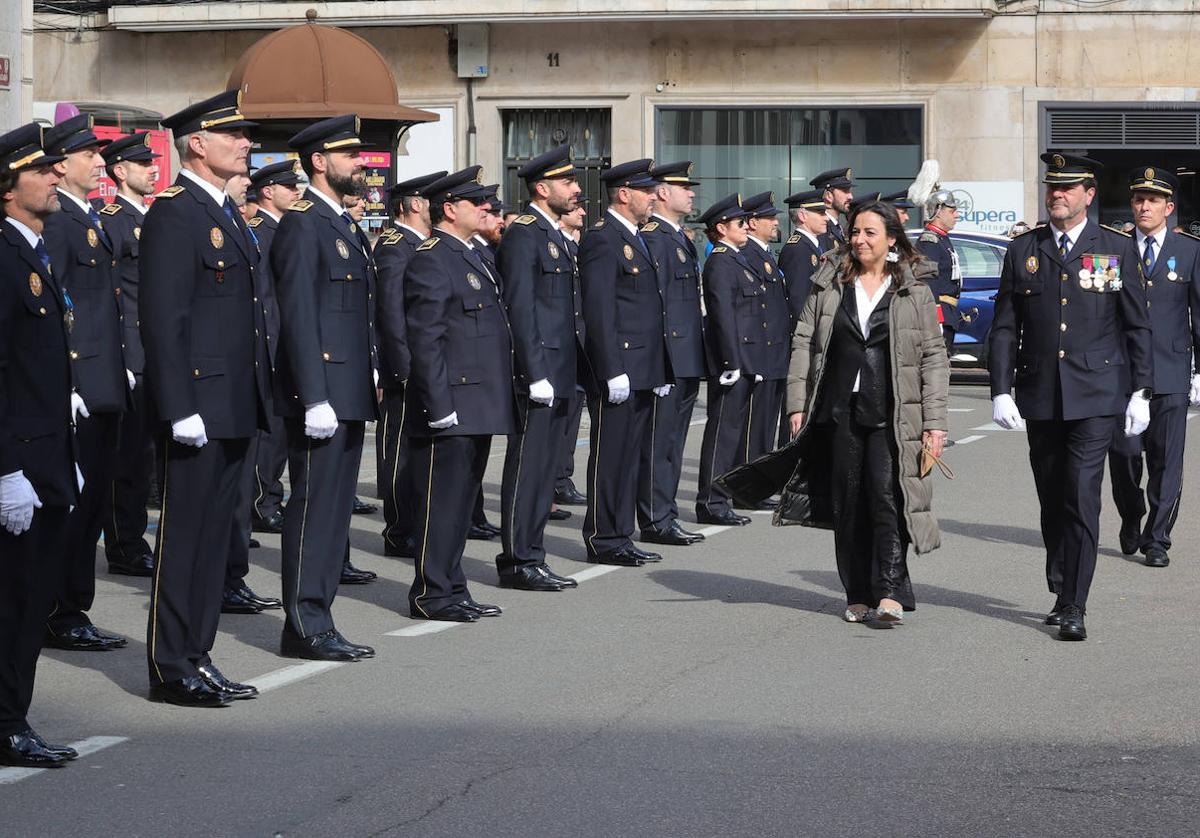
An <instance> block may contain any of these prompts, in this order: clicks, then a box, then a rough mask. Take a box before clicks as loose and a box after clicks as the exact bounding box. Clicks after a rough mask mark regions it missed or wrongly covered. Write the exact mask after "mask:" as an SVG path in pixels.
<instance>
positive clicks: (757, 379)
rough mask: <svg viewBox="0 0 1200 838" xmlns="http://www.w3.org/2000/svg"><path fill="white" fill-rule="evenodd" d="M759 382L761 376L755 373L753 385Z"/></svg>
mask: <svg viewBox="0 0 1200 838" xmlns="http://www.w3.org/2000/svg"><path fill="white" fill-rule="evenodd" d="M761 381H762V376H761V375H759V374H758V373H755V374H754V383H755V384H758V383H759V382H761Z"/></svg>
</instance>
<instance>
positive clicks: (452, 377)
mask: <svg viewBox="0 0 1200 838" xmlns="http://www.w3.org/2000/svg"><path fill="white" fill-rule="evenodd" d="M404 313H405V318H406V320H407V326H408V348H409V351H410V352H411V353H412V372H411V374H410V375H409V379H408V389H407V390H406V391H405V399H406V402H407V409H406V411H405V430H406V432H407V433H409V434H412V435H414V436H480V435H489V434H511V433H515V432H516V430H517V421H516V399H515V394H514V390H513V352H512V336H511V334H510V331H509V325H508V315H507V313H506V312H505V309H504V300H503V299H502V298H501V296H500V289H499V287H498V286H497V284H496V282H495V281H493V280H492V279H491V278H490V277H489V273H488V271H487V270H485V266H484V262H483V260H482V259H481V258H480V256H479V254H477V253H475V252H474V251H473V250H472V249H471V248H469V247H467V245H465V244H464V243H463V242H462V241H460V240H459V239H457V238H456V237H455V236H453V235H451V234H449V233H444V232H441V231H439V230H434V232H433V235H432V236H430V237H429V238H428V239H426V240H425V241H424V242H423V243H422V244H421V245H420V246H419V247H418V248H417V252H416V253H415V254H413V258H412V261H410V262H409V263H408V270H407V271H406V272H405V274H404ZM451 413H457V414H458V424H457V425H455V426H453V427H450V428H446V429H444V430H435V429H433V428H430V427H429V423H430V422H436V421H438V420H439V419H444V418H446V417H447V416H449V415H450V414H451Z"/></svg>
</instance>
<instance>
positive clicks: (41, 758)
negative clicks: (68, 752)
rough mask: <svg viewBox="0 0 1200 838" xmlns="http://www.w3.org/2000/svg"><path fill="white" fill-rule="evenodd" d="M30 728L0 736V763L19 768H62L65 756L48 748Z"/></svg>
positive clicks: (65, 761) (65, 762)
mask: <svg viewBox="0 0 1200 838" xmlns="http://www.w3.org/2000/svg"><path fill="white" fill-rule="evenodd" d="M40 739H41V737H39V736H38V735H37V734H36V733H34V732H33V731H32V730H25V731H22V732H21V733H14V734H11V735H9V736H5V737H3V738H0V765H12V766H16V767H19V768H62V767H63V766H64V765H66V764H67V757H65V756H63V755H62V754H58V753H55V752H54V751H51V750H50V749H48V748H47V747H46V746H45V745H44V744H43V743H42V742H41V741H40Z"/></svg>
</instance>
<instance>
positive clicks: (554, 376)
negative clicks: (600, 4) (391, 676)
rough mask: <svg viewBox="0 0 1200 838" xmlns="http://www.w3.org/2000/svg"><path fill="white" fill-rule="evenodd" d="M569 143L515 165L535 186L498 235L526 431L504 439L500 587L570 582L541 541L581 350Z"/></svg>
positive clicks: (557, 586) (552, 587)
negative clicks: (564, 224) (570, 237)
mask: <svg viewBox="0 0 1200 838" xmlns="http://www.w3.org/2000/svg"><path fill="white" fill-rule="evenodd" d="M576 174H577V170H576V168H575V164H574V163H573V162H572V161H571V152H570V148H569V147H568V146H565V145H563V146H558V147H557V148H554V149H551V150H550V151H548V152H546V153H545V154H542V155H540V156H538V157H535V158H533V159H532V160H530V161H529V162H528V163H526V164H525V165H523V166H522V167H521V168H520V169H518V170H517V177H519V178H521V179H522V180H524V181H525V184H526V186H527V187H528V189H529V196H530V199H529V204H528V205H527V206H526V207H525V213H524V214H522V215H519V216H517V217H516V218H515V219H514V220H513V223H512V224H511V225H510V226H509V228H508V230H507V231H506V232H505V233H504V237H503V238H502V239H501V240H500V249H499V252H498V254H497V259H498V264H499V268H500V275H501V276H502V277H503V282H502V285H501V292H502V294H503V297H504V303H505V305H506V306H507V308H508V316H509V321H510V323H511V324H512V337H513V368H514V373H515V380H516V382H517V388H518V396H517V405H518V408H519V414H520V423H521V424H520V428H519V429H518V430H517V432H516V433H514V434H512V435H511V436H509V438H508V447H507V449H506V450H505V453H504V475H503V479H502V481H501V487H500V521H501V530H502V532H501V536H500V538H501V542H500V543H501V545H502V548H501V552H500V554H499V555H497V556H496V570H497V571H498V572H499V574H500V585H501V587H505V588H518V589H520V590H525V591H561V590H564V589H565V588H574V587H576V586H577V585H578V584H579V583H578V582H576V581H575V580H574V579H568V578H566V577H564V576H559V575H558V574H557V573H555V572H554V571H552V570H550V568H549V567H548V566H547V565H546V547H545V544H544V538H545V533H546V524H547V522H548V520H549V516H550V505H551V504H552V503H553V502H554V481H555V477H556V475H557V472H558V466H559V456H560V452H561V450H562V449H561V444H560V443H561V440H562V437H563V435H564V434H565V433H566V427H567V422H568V420H569V419H570V409H571V395H572V394H573V393H574V392H575V385H576V383H577V379H576V365H577V361H578V358H579V356H580V355H581V354H582V352H583V347H582V346H581V345H580V341H579V333H580V330H579V328H578V323H577V321H578V319H579V318H578V313H579V311H580V303H579V300H578V299H577V298H576V296H575V292H576V288H575V263H574V261H573V260H572V259H571V254H570V251H569V250H568V246H567V240H566V238H565V237H564V236H563V232H562V229H561V219H562V216H564V215H566V214H567V213H569V212H571V211H572V210H574V209H575V201H576V200H577V198H578V197H579V192H580V189H579V183H578V182H577V181H576V179H575V177H576Z"/></svg>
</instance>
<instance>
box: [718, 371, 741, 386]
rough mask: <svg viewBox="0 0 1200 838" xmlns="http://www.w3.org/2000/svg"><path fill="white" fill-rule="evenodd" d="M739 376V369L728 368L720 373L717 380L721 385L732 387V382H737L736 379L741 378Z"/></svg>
mask: <svg viewBox="0 0 1200 838" xmlns="http://www.w3.org/2000/svg"><path fill="white" fill-rule="evenodd" d="M741 377H742V371H741V370H728V371H726V372H723V373H721V375H720V377H719V378H718V379H717V381H718V382H720V383H721V385H722V386H723V387H732V386H733V385H734V384H737V383H738V380H739V379H741Z"/></svg>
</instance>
